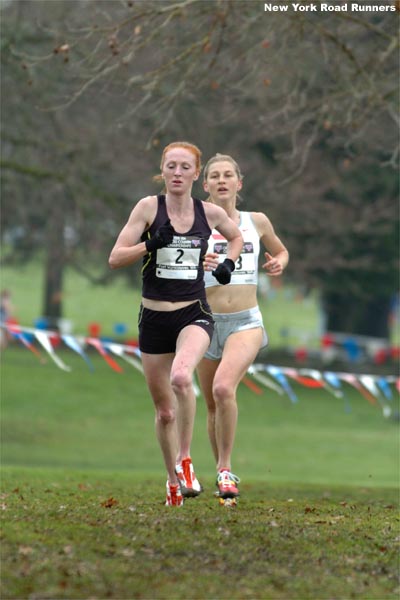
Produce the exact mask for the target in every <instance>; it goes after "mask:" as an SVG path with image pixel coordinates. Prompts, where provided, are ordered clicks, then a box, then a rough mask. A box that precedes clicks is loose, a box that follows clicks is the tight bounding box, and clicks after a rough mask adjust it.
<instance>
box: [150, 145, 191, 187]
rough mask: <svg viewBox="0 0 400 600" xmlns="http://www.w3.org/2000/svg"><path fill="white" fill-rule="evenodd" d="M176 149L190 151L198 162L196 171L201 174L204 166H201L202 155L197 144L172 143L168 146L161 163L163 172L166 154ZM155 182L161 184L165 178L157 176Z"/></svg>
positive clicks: (154, 178)
mask: <svg viewBox="0 0 400 600" xmlns="http://www.w3.org/2000/svg"><path fill="white" fill-rule="evenodd" d="M174 148H184V149H185V150H188V151H189V152H191V153H192V154H193V156H194V158H195V161H196V170H197V171H198V172H199V173H200V171H201V169H202V166H203V165H202V164H201V154H202V153H201V150H200V149H199V148H198V147H197V146H195V144H191V143H190V142H171V143H170V144H168V146H165V148H164V150H163V153H162V156H161V162H160V169H161V171H162V168H163V166H164V161H165V155H166V153H167V152H169V150H173V149H174ZM153 180H154V181H157V182H160V181H162V180H163V178H162V176H161V175H155V176H154V177H153Z"/></svg>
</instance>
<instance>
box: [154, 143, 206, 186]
mask: <svg viewBox="0 0 400 600" xmlns="http://www.w3.org/2000/svg"><path fill="white" fill-rule="evenodd" d="M161 173H162V176H163V177H164V181H165V187H166V188H167V192H169V193H172V194H175V195H183V194H185V193H187V192H188V191H189V192H190V191H191V189H192V185H193V181H196V179H197V178H198V176H199V173H198V171H197V168H196V158H195V156H194V154H192V152H190V150H186V148H172V149H171V150H168V152H166V154H165V157H164V162H163V166H162V170H161Z"/></svg>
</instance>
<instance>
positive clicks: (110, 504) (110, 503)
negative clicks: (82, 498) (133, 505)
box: [101, 496, 119, 508]
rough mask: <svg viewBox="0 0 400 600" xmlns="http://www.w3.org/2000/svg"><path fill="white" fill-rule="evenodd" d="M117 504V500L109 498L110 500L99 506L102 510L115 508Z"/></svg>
mask: <svg viewBox="0 0 400 600" xmlns="http://www.w3.org/2000/svg"><path fill="white" fill-rule="evenodd" d="M117 504H119V502H118V500H116V499H115V498H113V497H112V496H111V498H108V500H105V501H104V502H102V503H101V506H104V508H112V507H113V506H117Z"/></svg>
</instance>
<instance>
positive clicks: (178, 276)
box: [141, 195, 211, 302]
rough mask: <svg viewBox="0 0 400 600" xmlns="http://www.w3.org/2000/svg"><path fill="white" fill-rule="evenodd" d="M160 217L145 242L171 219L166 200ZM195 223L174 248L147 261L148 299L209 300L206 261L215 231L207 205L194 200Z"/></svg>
mask: <svg viewBox="0 0 400 600" xmlns="http://www.w3.org/2000/svg"><path fill="white" fill-rule="evenodd" d="M157 202H158V208H157V214H156V216H155V219H154V221H153V223H152V224H151V225H150V227H149V228H148V229H147V230H146V231H144V232H143V234H142V237H141V240H142V241H143V242H144V241H145V240H148V239H150V238H151V237H152V236H153V235H154V234H155V232H156V231H157V229H158V228H159V227H160V226H161V225H164V223H165V222H166V221H167V219H168V213H167V207H166V203H165V196H164V195H159V196H157ZM193 207H194V222H193V225H192V227H191V229H189V231H187V232H186V233H175V234H174V239H173V241H172V242H171V244H168V246H166V247H165V248H160V249H158V250H156V251H154V252H150V253H149V254H146V255H145V256H144V257H143V267H142V277H143V289H142V295H143V297H144V298H150V299H152V300H168V301H172V302H179V301H182V300H197V299H200V300H205V287H204V269H203V258H204V255H205V254H206V252H207V247H208V238H209V237H210V235H211V229H210V226H209V224H208V221H207V218H206V215H205V212H204V207H203V203H202V201H201V200H198V199H197V198H193Z"/></svg>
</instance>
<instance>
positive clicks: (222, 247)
mask: <svg viewBox="0 0 400 600" xmlns="http://www.w3.org/2000/svg"><path fill="white" fill-rule="evenodd" d="M226 251H227V243H226V242H214V249H213V252H215V253H216V254H219V261H220V262H223V261H224V259H225V258H226ZM254 273H255V267H254V247H253V243H252V242H245V243H244V244H243V248H242V252H241V254H240V256H239V258H238V259H237V261H236V263H235V270H234V271H233V273H232V278H234V277H238V276H240V275H254Z"/></svg>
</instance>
